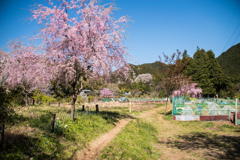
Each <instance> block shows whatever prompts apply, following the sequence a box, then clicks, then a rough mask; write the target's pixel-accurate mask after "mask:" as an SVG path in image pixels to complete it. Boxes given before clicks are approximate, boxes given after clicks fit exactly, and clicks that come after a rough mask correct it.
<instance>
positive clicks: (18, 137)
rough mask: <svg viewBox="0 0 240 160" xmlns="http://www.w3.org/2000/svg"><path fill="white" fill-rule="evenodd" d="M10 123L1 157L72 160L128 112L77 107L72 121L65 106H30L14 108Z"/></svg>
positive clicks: (7, 126)
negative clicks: (78, 151) (96, 111)
mask: <svg viewBox="0 0 240 160" xmlns="http://www.w3.org/2000/svg"><path fill="white" fill-rule="evenodd" d="M15 110H16V114H15V116H13V117H12V118H11V123H8V124H6V127H5V128H6V129H5V143H4V149H3V150H1V154H0V159H29V158H31V157H33V158H34V159H71V158H73V157H74V154H75V152H76V151H77V150H79V149H82V148H84V147H86V145H87V144H88V143H89V142H90V141H92V140H94V139H96V138H97V137H98V136H99V135H101V134H103V133H105V132H107V131H109V130H110V129H112V128H113V127H114V126H115V123H117V122H118V120H120V119H123V118H126V117H127V116H128V115H127V114H122V113H121V112H120V111H121V110H119V109H118V111H108V110H107V109H105V110H101V108H100V113H98V114H96V113H95V109H93V108H90V112H89V114H86V112H83V111H81V108H77V109H76V112H75V121H74V123H72V121H71V120H70V108H69V107H66V106H62V107H58V106H38V105H35V106H30V107H18V108H15ZM51 113H56V122H55V130H54V133H51V126H50V124H51Z"/></svg>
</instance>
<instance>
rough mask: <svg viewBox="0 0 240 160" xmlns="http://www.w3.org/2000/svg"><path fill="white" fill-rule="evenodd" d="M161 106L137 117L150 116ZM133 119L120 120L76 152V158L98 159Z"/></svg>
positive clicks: (77, 159) (81, 159) (78, 159)
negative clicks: (113, 126) (109, 129)
mask: <svg viewBox="0 0 240 160" xmlns="http://www.w3.org/2000/svg"><path fill="white" fill-rule="evenodd" d="M159 110H160V109H159V108H155V109H152V110H150V111H147V112H145V113H142V114H141V115H139V116H136V118H146V117H150V116H151V115H152V114H154V113H156V112H157V111H159ZM130 121H131V119H122V120H120V121H119V122H118V123H117V124H116V126H115V128H114V129H112V130H111V131H109V132H108V133H106V134H104V135H102V136H101V137H99V138H98V139H96V140H95V141H93V142H91V143H90V145H89V146H88V147H87V148H85V149H83V150H81V151H79V152H78V153H77V154H76V160H93V159H96V158H97V157H98V156H99V154H100V152H101V151H102V150H103V149H104V148H105V147H106V146H107V145H108V143H109V142H110V141H111V140H112V139H113V138H114V137H115V136H116V135H117V134H118V133H119V132H120V131H121V130H122V129H123V128H124V127H125V126H126V125H127V124H128V122H130Z"/></svg>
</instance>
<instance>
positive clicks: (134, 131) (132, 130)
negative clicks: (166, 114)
mask: <svg viewBox="0 0 240 160" xmlns="http://www.w3.org/2000/svg"><path fill="white" fill-rule="evenodd" d="M157 141H158V139H157V130H156V129H155V128H154V127H153V126H152V125H151V124H149V123H147V122H145V121H143V120H138V119H136V120H132V121H131V122H130V123H129V124H127V126H126V127H125V128H124V129H123V130H122V131H121V132H120V133H119V135H118V136H117V137H116V138H115V139H114V140H113V141H112V142H111V143H110V145H109V146H108V147H107V148H105V149H104V150H103V151H102V152H101V155H100V157H99V159H158V158H157V157H159V154H158V153H157V152H156V148H154V147H153V144H155V143H157Z"/></svg>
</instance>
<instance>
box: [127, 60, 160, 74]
mask: <svg viewBox="0 0 240 160" xmlns="http://www.w3.org/2000/svg"><path fill="white" fill-rule="evenodd" d="M130 66H131V68H132V70H133V71H134V72H135V75H136V76H138V75H139V74H144V73H150V74H151V75H153V76H154V77H156V76H159V75H161V72H162V69H161V62H158V61H156V62H154V63H145V64H141V65H133V64H130Z"/></svg>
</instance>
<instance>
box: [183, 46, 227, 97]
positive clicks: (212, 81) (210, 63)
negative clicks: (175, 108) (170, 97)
mask: <svg viewBox="0 0 240 160" xmlns="http://www.w3.org/2000/svg"><path fill="white" fill-rule="evenodd" d="M185 74H186V75H187V76H191V77H192V80H193V81H194V82H196V83H198V87H200V88H202V89H203V95H204V96H207V95H211V96H214V95H215V94H219V93H220V92H222V91H227V90H229V89H230V88H231V83H230V80H229V78H228V77H227V76H226V75H224V74H223V71H222V69H221V66H220V65H219V63H218V60H217V59H216V58H215V55H214V53H213V52H212V51H211V50H209V51H207V52H206V51H205V50H204V49H199V48H197V51H196V52H195V54H194V56H193V59H192V60H191V61H190V63H189V64H188V65H187V68H186V70H185Z"/></svg>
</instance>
